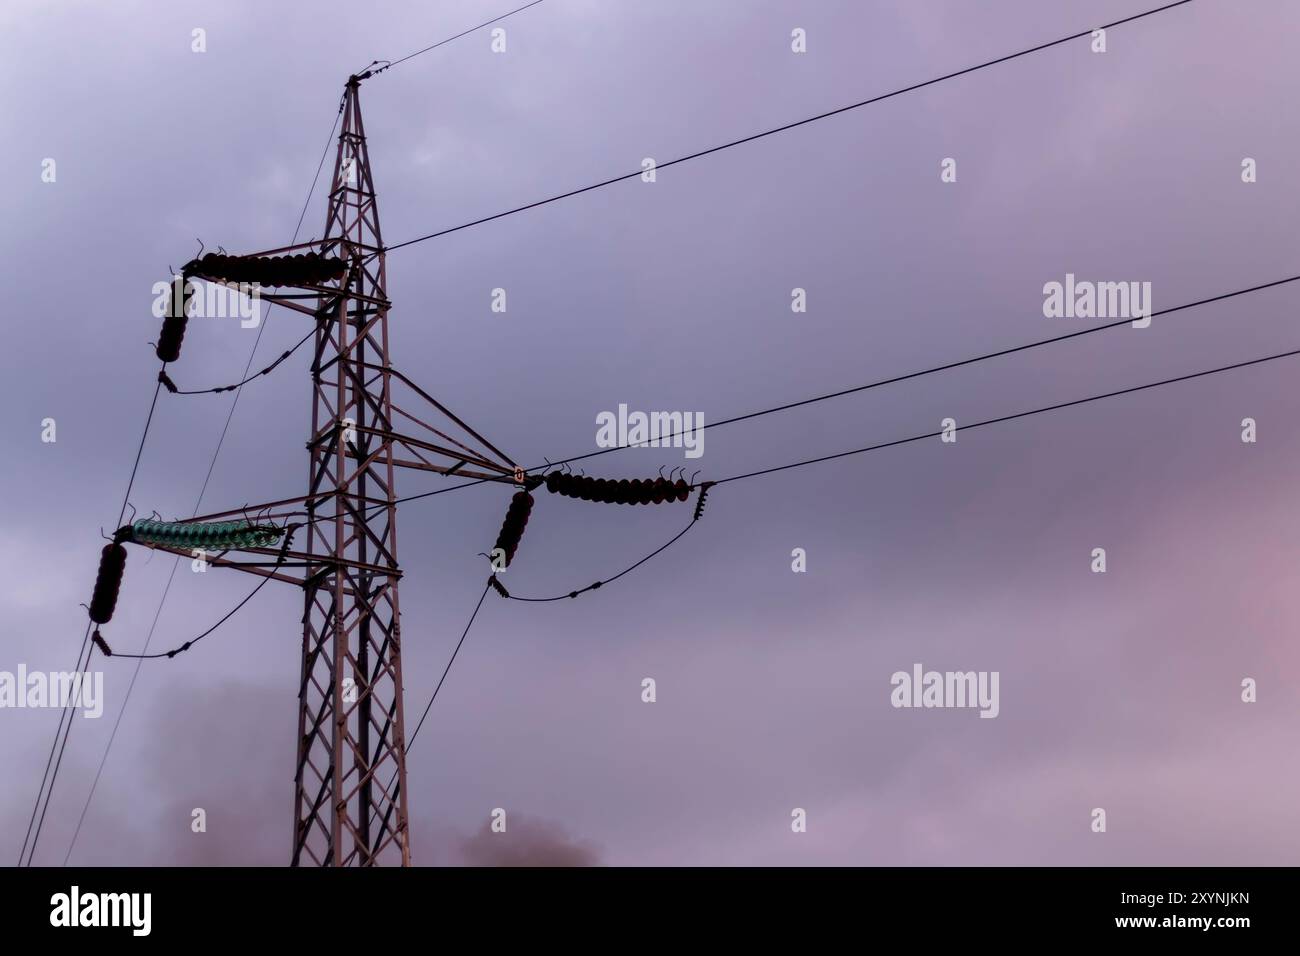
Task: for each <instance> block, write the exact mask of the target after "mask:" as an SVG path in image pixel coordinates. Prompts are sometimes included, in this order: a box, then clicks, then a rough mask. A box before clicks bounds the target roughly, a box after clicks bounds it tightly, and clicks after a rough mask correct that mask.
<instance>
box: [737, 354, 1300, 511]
mask: <svg viewBox="0 0 1300 956" xmlns="http://www.w3.org/2000/svg"><path fill="white" fill-rule="evenodd" d="M1296 355H1300V349H1294V350H1292V351H1290V352H1279V353H1277V354H1275V355H1266V356H1264V357H1263V358H1257V359H1251V360H1249V361H1246V362H1236V363H1234V364H1232V365H1221V366H1219V367H1218V368H1212V369H1206V370H1205V371H1203V372H1191V373H1189V374H1187V375H1179V376H1177V377H1176V378H1166V379H1162V380H1161V381H1159V382H1148V383H1147V384H1145V385H1134V386H1132V387H1131V388H1121V389H1119V390H1118V391H1114V392H1105V393H1103V394H1101V395H1091V396H1089V397H1088V398H1076V399H1074V400H1073V401H1069V402H1060V403H1058V404H1056V405H1045V406H1043V407H1042V408H1034V409H1030V410H1029V411H1027V412H1016V413H1015V414H1014V415H1002V416H1000V417H998V418H989V419H985V420H984V421H982V422H975V423H974V424H971V425H962V426H960V427H959V429H958V430H959V431H970V430H971V429H972V428H982V427H984V426H985V425H996V424H998V423H1000V422H1009V421H1014V420H1015V419H1018V418H1028V417H1029V416H1030V415H1041V414H1043V413H1044V412H1054V411H1058V410H1060V409H1062V408H1072V407H1073V406H1075V405H1086V404H1087V403H1089V402H1099V401H1101V400H1102V399H1104V398H1115V397H1116V396H1118V395H1129V394H1132V393H1133V392H1141V391H1145V390H1146V389H1150V388H1159V387H1161V386H1162V385H1173V384H1175V383H1177V382H1187V381H1190V380H1192V379H1194V378H1204V377H1205V376H1207V375H1217V374H1218V373H1220V372H1230V371H1233V370H1234V369H1239V368H1248V367H1249V366H1252V365H1261V364H1263V363H1264V362H1274V361H1277V360H1278V359H1284V358H1291V357H1292V356H1296ZM942 434H943V430H942V429H940V430H939V431H936V432H926V433H925V434H924V435H913V436H911V437H910V438H899V439H897V440H895V441H887V442H881V443H880V444H877V445H868V446H867V447H865V448H855V449H853V450H851V451H842V452H838V453H836V454H834V455H823V456H821V457H820V458H807V459H804V460H803V461H796V462H791V463H790V464H788V465H777V466H775V467H772V468H760V469H759V470H758V471H750V472H746V473H744V474H740V475H732V476H730V477H728V478H719V479H717V480H716V481H714V482H713V484H715V485H724V484H726V483H727V482H731V481H743V480H745V479H746V478H757V477H759V476H761V475H771V474H775V473H776V472H778V471H788V470H789V469H791V468H802V467H803V466H804V465H815V464H818V463H820V462H823V461H834V460H836V459H838V458H847V457H848V456H850V455H861V454H863V453H865V452H869V451H879V450H880V449H882V448H893V447H894V446H896V445H906V444H908V443H909V442H917V441H924V440H925V439H927V438H936V437H938V436H940V435H942Z"/></svg>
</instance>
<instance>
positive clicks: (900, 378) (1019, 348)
mask: <svg viewBox="0 0 1300 956" xmlns="http://www.w3.org/2000/svg"><path fill="white" fill-rule="evenodd" d="M1296 281H1300V275H1294V276H1290V277H1288V278H1285V279H1277V280H1275V281H1272V282H1265V283H1262V284H1260V285H1254V286H1250V287H1248V288H1244V289H1237V290H1235V291H1232V292H1224V293H1221V294H1220V295H1215V296H1210V297H1209V298H1205V299H1198V300H1196V301H1195V302H1187V303H1184V304H1183V305H1175V306H1171V307H1170V308H1168V309H1160V310H1158V311H1155V312H1152V313H1151V316H1150V317H1151V318H1156V317H1159V316H1162V315H1171V314H1172V313H1174V312H1182V311H1184V310H1186V309H1194V308H1197V307H1199V306H1203V305H1211V304H1213V303H1215V302H1222V301H1224V300H1226V299H1232V298H1236V297H1237V296H1242V295H1248V294H1250V293H1252V292H1261V291H1263V290H1265V289H1272V288H1275V287H1277V286H1283V285H1287V284H1289V283H1292V282H1296ZM1132 321H1133V320H1132V319H1120V320H1118V321H1115V322H1108V323H1106V324H1104V325H1096V326H1090V327H1089V328H1086V329H1079V330H1078V331H1075V332H1067V333H1065V334H1063V335H1056V336H1052V337H1051V338H1046V339H1039V340H1038V341H1036V342H1027V343H1025V344H1023V345H1016V346H1011V347H1009V348H1004V349H999V350H997V351H995V352H986V353H984V354H983V355H976V356H972V357H971V358H966V359H961V360H959V361H954V362H947V363H945V364H943V365H935V366H932V367H930V368H926V369H921V370H919V371H915V372H908V373H906V374H903V375H895V376H892V377H890V378H885V379H879V380H877V381H874V382H868V383H866V384H864V385H855V386H852V387H850V388H844V389H840V390H838V391H834V392H828V393H826V394H824V395H815V396H813V397H811V398H805V399H801V400H799V401H795V402H787V403H786V404H784V405H777V406H774V407H772V408H764V409H759V410H757V411H753V412H747V413H745V414H743V415H736V416H733V417H731V418H725V419H721V420H719V421H716V422H711V423H707V424H703V425H700V426H699V430H700V431H703V430H704V429H706V428H721V427H722V426H723V425H731V424H735V423H736V422H743V421H748V420H750V419H754V418H760V417H762V416H764V415H772V414H775V413H777V412H782V411H787V410H789V409H792V408H800V407H802V406H804V405H812V404H815V403H817V402H825V401H829V400H830V399H833V398H841V397H843V396H845V395H852V394H854V393H857V392H865V391H868V390H870V389H873V388H880V387H882V386H885V385H893V384H896V383H898V382H905V381H908V380H909V379H915V378H922V377H924V376H926V375H934V374H937V373H939V372H945V371H949V370H951V369H955V368H961V367H962V366H965V365H974V364H976V363H978V362H985V361H988V360H990V359H994V358H1000V357H1002V356H1006V355H1013V354H1015V353H1017V352H1025V351H1028V350H1030V349H1035V348H1039V347H1041V346H1044V345H1053V344H1055V343H1057V342H1063V341H1066V340H1067V339H1076V338H1080V337H1082V336H1085V335H1091V334H1093V333H1094V332H1101V331H1104V330H1106V329H1114V328H1118V327H1119V326H1121V325H1128V324H1129V323H1131V322H1132ZM685 431H686V430H685V429H683V430H682V431H678V432H673V433H670V434H669V435H668V436H666V437H668V438H672V437H675V436H677V435H682V434H685ZM657 440H659V441H663V437H662V436H661V437H660V438H659V439H657ZM645 445H646V443H645V442H639V443H635V444H627V445H615V446H612V447H610V448H601V449H598V450H596V451H593V452H587V453H585V454H582V455H575V456H573V457H571V458H561V459H560V460H558V461H547V462H546V464H545V465H534V466H533V467H531V468H528V469H525V470H526V471H527V472H528V473H532V472H535V471H538V470H539V469H541V468H550V467H552V466H557V465H565V464H571V463H573V462H576V461H584V460H586V459H588V458H594V457H596V456H598V455H607V454H610V453H612V452H616V451H623V450H625V449H627V448H637V447H645ZM510 480H511V479H509V478H505V477H502V478H477V479H474V480H472V481H463V482H460V483H459V484H455V485H450V486H448V487H446V488H436V489H434V490H432V491H423V492H419V493H417V494H413V495H406V496H405V497H401V498H397V499H395V500H394V501H393V504H400V503H402V502H407V501H417V500H419V499H421V498H430V497H433V496H434V495H441V494H446V493H447V492H449V491H458V490H459V489H461V488H472V487H473V486H475V485H482V484H489V483H494V484H497V483H501V482H508V481H510ZM374 507H375V509H379V508H385V507H387V505H376V506H374Z"/></svg>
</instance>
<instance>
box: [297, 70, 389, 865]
mask: <svg viewBox="0 0 1300 956" xmlns="http://www.w3.org/2000/svg"><path fill="white" fill-rule="evenodd" d="M359 93H360V80H359V79H358V78H357V77H352V78H351V79H350V80H349V82H348V85H347V91H346V93H345V95H344V100H343V124H342V131H341V133H340V134H339V141H338V152H337V155H336V157H335V162H334V178H333V186H332V189H331V190H330V194H329V212H328V215H327V218H326V224H325V233H324V238H323V240H322V242H321V244H320V250H321V253H322V254H333V255H337V256H339V257H341V258H342V259H343V260H344V261H345V262H346V263H347V266H348V271H347V274H346V276H345V277H344V279H343V282H342V284H341V288H340V294H333V295H322V296H321V297H320V299H319V300H318V310H317V313H316V320H317V329H316V339H315V342H316V353H315V360H314V362H313V364H312V377H313V388H312V393H313V411H312V429H311V440H310V441H309V442H308V453H309V456H310V460H311V463H310V476H309V480H310V484H309V486H308V497H307V500H306V503H305V507H306V510H307V513H308V515H309V516H310V517H311V518H313V519H314V518H316V517H317V516H318V515H320V514H321V513H322V512H324V511H328V512H329V516H327V517H326V518H325V519H324V520H312V521H309V522H308V525H307V528H308V534H309V537H308V541H307V552H308V554H310V555H313V556H316V555H320V556H324V557H325V558H326V559H327V560H325V561H322V562H321V563H320V564H318V565H314V564H311V563H310V560H309V564H308V569H307V575H306V580H305V583H304V595H305V605H306V610H305V612H304V615H303V636H302V678H301V683H300V685H299V711H298V760H297V771H296V774H295V777H294V780H295V790H296V794H295V798H294V805H295V826H294V844H293V864H294V865H295V866H296V865H299V864H302V863H312V864H316V865H325V866H328V865H333V866H372V865H376V864H380V863H388V864H396V863H400V864H401V865H403V866H409V865H410V848H409V846H408V842H407V812H406V792H407V791H406V740H405V731H404V726H403V714H402V654H401V623H400V616H399V606H398V600H397V582H398V579H399V578H400V576H401V572H400V571H399V570H398V565H397V508H396V506H395V505H394V503H393V499H394V498H396V492H395V490H394V482H393V471H394V454H393V438H392V435H393V428H392V411H393V407H392V397H391V384H392V383H391V377H390V366H389V360H388V359H389V356H388V309H389V301H388V297H387V294H386V290H385V274H384V251H383V238H382V234H381V232H380V228H379V210H378V206H377V204H376V201H375V186H374V180H373V178H372V176H371V170H370V160H369V155H368V153H367V149H366V137H365V128H364V126H363V124H362V120H361V103H360V98H359Z"/></svg>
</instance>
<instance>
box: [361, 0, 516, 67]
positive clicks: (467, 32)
mask: <svg viewBox="0 0 1300 956" xmlns="http://www.w3.org/2000/svg"><path fill="white" fill-rule="evenodd" d="M541 2H542V0H533V2H532V3H525V4H524V5H523V6H522V7H516V8H515V9H513V10H511V11H510V12H509V13H503V14H501V16H499V17H493V18H492V19H491V20H484V21H483V22H482V23H480V24H479V25H478V26H476V27H470V28H469V29H468V30H464V31H462V32H460V33H457V34H456V35H455V36H450V37H447V38H446V39H445V40H439V41H438V42H437V43H435V44H433V45H432V46H426V47H425V48H424V49H423V50H416V51H415V52H414V53H408V54H407V55H406V56H404V57H402V58H401V59H400V60H393V61H392V62H391V63H389V64H387V65H386V66H381V67H380V68H379V69H377V70H373V71H371V72H372V74H379V73H383V72H384V71H385V70H391V69H392V68H393V67H395V66H397V65H398V64H399V63H405V62H406V61H407V60H413V59H415V58H416V57H417V56H420V55H421V54H424V53H428V52H429V51H430V50H436V49H438V47H440V46H445V45H446V44H448V43H450V42H451V41H452V40H459V39H460V38H461V37H467V36H469V35H470V34H471V33H474V32H476V31H478V30H482V29H483V28H484V27H489V26H491V25H492V24H494V23H500V22H501V21H502V20H504V19H506V18H507V17H513V16H514V15H515V14H516V13H523V12H524V11H525V10H527V9H528V8H529V7H535V6H537V5H538V4H539V3H541ZM378 62H380V61H378V60H376V61H375V63H378ZM371 65H372V66H373V65H374V64H373V63H372V64H371Z"/></svg>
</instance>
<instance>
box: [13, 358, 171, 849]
mask: <svg viewBox="0 0 1300 956" xmlns="http://www.w3.org/2000/svg"><path fill="white" fill-rule="evenodd" d="M166 367H167V363H165V362H164V363H163V368H164V369H165V368H166ZM159 374H161V373H159ZM161 391H162V382H159V383H158V384H157V385H155V386H154V390H153V399H152V400H151V401H150V402H149V414H148V415H147V416H146V417H145V421H144V429H143V430H142V431H141V434H140V444H139V446H138V447H137V448H136V450H135V462H134V463H133V464H132V465H131V477H130V478H128V479H127V482H126V492H125V493H124V494H123V495H122V507H121V508H120V509H118V513H117V523H118V525H121V524H122V519H123V518H124V517H125V516H126V509H127V503H128V502H129V501H130V500H131V489H132V488H134V487H135V476H136V475H137V474H138V473H139V471H140V459H141V457H142V456H143V455H144V445H145V440H146V439H148V437H149V429H150V427H151V426H152V425H153V415H154V412H155V411H156V410H157V408H158V394H159V392H161ZM92 623H93V622H91V621H87V622H86V634H85V636H84V637H83V638H82V639H81V649H80V650H79V651H77V666H76V669H75V670H74V671H73V673H81V671H82V670H83V668H84V667H88V666H89V665H90V658H91V656H92V654H93V653H94V651H93V649H91V645H90V630H91V625H92ZM83 658H84V660H85V663H84V664H83V663H82V660H83ZM81 690H82V687H81V685H80V684H78V685H77V693H76V696H75V698H74V699H72V700H69V701H68V702H67V703H66V704H64V705H63V709H62V711H61V712H60V714H59V726H58V729H57V730H55V732H54V742H53V743H52V744H51V745H50V755H49V757H47V758H46V761H45V773H44V774H43V775H42V777H41V787H40V790H38V791H37V794H36V803H35V804H33V806H32V816H31V819H30V820H28V822H27V834H26V836H24V837H23V845H22V847H21V849H19V851H18V865H19V866H22V865H23V856H24V854H25V855H26V856H27V866H31V865H32V859H33V858H34V857H35V856H36V843H37V841H38V840H40V838H41V831H42V830H43V829H44V827H45V814H46V813H47V812H48V811H49V809H50V799H51V798H52V797H53V796H54V784H55V782H56V781H57V780H58V776H59V768H60V767H62V766H63V753H64V751H65V750H66V749H67V747H68V737H69V735H70V734H71V733H72V721H73V718H74V717H75V713H74V712H75V710H76V708H77V707H79V706H81ZM65 718H66V726H65ZM60 736H62V738H63V739H62V743H60V741H59V738H60ZM56 748H57V749H58V752H59V756H58V759H57V760H55V759H54V751H55V749H56ZM51 761H53V773H52V774H51ZM47 782H48V785H49V786H48V788H47V786H46V784H47ZM42 796H44V798H45V805H44V807H42V808H41V810H40V819H39V821H38V822H37V816H36V811H37V808H38V807H41V797H42ZM33 822H36V829H35V832H34V833H33V830H32V824H33ZM29 839H30V841H31V848H30V852H28V840H29Z"/></svg>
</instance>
